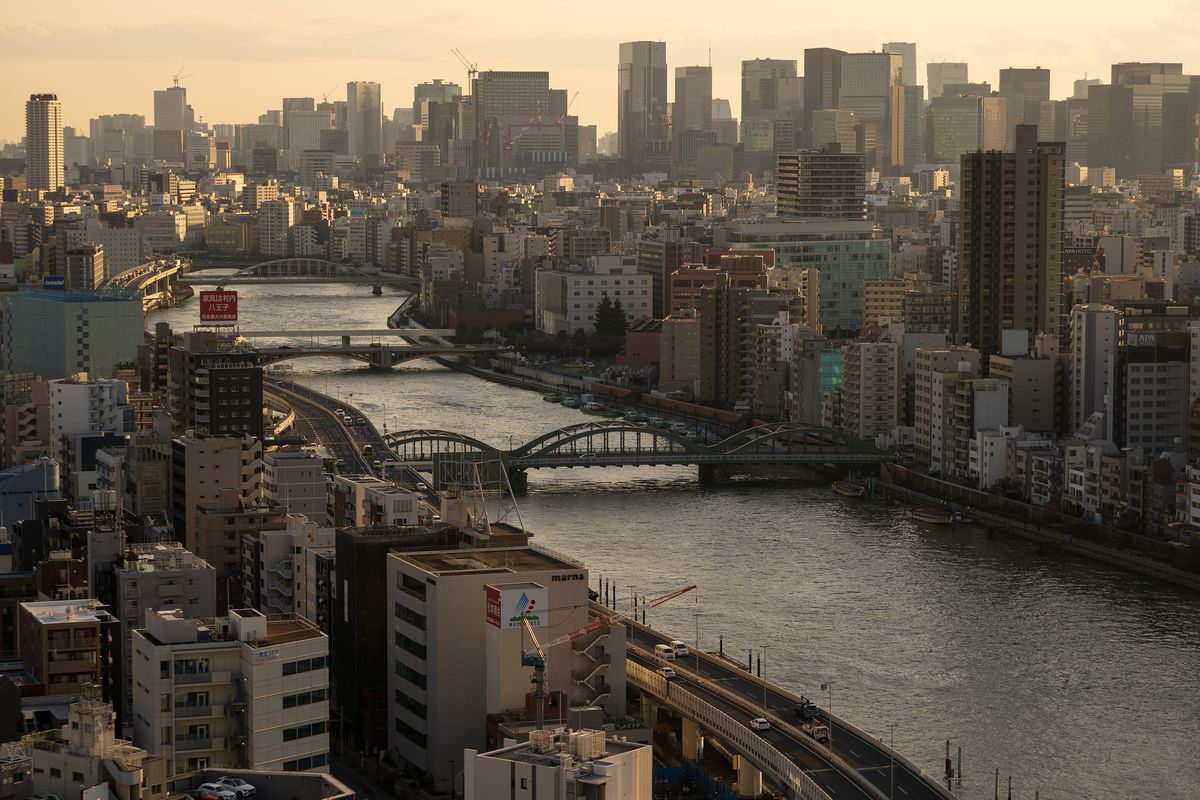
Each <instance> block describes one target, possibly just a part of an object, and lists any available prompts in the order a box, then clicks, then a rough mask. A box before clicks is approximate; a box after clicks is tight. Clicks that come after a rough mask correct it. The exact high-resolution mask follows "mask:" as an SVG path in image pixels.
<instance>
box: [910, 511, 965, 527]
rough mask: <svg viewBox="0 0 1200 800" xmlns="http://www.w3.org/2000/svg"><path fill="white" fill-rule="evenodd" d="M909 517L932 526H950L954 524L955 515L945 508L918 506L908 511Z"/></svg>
mask: <svg viewBox="0 0 1200 800" xmlns="http://www.w3.org/2000/svg"><path fill="white" fill-rule="evenodd" d="M908 513H909V516H911V517H912V518H913V519H915V520H918V521H920V522H927V523H929V524H930V525H950V524H951V523H953V522H954V515H953V514H951V513H950V512H949V511H947V510H946V509H944V508H937V507H936V506H916V507H914V508H910V509H909V510H908Z"/></svg>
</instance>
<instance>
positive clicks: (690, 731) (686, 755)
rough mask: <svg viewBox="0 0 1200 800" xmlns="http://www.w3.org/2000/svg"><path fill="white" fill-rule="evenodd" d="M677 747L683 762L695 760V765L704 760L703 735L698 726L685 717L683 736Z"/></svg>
mask: <svg viewBox="0 0 1200 800" xmlns="http://www.w3.org/2000/svg"><path fill="white" fill-rule="evenodd" d="M679 747H680V752H681V753H682V754H683V760H684V761H691V760H692V759H695V760H696V763H700V762H701V761H703V760H704V734H703V733H701V732H700V726H699V725H697V724H696V723H695V722H693V721H692V720H690V719H688V718H687V717H684V718H683V736H682V738H681V740H680V743H679Z"/></svg>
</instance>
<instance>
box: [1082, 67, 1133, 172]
mask: <svg viewBox="0 0 1200 800" xmlns="http://www.w3.org/2000/svg"><path fill="white" fill-rule="evenodd" d="M1132 139H1133V88H1132V87H1130V86H1112V85H1101V86H1090V87H1088V99H1087V166H1088V168H1089V169H1098V168H1100V167H1112V168H1113V169H1115V170H1116V172H1117V177H1118V178H1135V177H1137V173H1136V170H1135V169H1134V168H1133V157H1132V155H1133V154H1132V152H1131V149H1130V142H1131V141H1132Z"/></svg>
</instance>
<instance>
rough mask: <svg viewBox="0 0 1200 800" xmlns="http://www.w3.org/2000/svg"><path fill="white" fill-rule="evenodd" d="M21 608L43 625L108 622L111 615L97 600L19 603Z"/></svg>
mask: <svg viewBox="0 0 1200 800" xmlns="http://www.w3.org/2000/svg"><path fill="white" fill-rule="evenodd" d="M21 608H22V609H24V610H25V611H27V612H28V613H30V614H32V615H33V616H34V618H35V619H37V620H38V621H39V622H41V623H42V624H43V625H58V624H63V623H82V622H108V621H109V620H111V619H112V615H111V614H109V613H108V609H107V608H105V606H104V604H103V603H101V602H100V601H99V600H95V599H92V598H86V599H83V600H43V601H38V602H33V603H21Z"/></svg>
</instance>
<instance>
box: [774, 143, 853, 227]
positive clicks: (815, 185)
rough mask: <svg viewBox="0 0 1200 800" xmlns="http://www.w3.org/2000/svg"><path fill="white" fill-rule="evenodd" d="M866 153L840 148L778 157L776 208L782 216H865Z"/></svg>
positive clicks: (843, 217)
mask: <svg viewBox="0 0 1200 800" xmlns="http://www.w3.org/2000/svg"><path fill="white" fill-rule="evenodd" d="M866 172H867V161H866V156H864V155H863V154H862V153H843V152H840V150H838V149H837V148H833V149H831V150H826V151H824V152H822V151H818V150H801V151H800V152H798V153H786V154H781V155H780V156H779V162H778V166H777V167H776V170H775V180H776V190H775V194H776V206H775V207H776V211H777V213H779V214H780V215H781V216H792V217H807V218H813V217H821V218H824V219H866V218H867V200H866Z"/></svg>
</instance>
